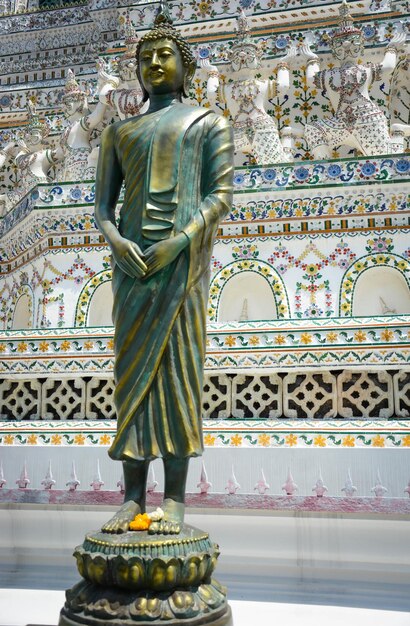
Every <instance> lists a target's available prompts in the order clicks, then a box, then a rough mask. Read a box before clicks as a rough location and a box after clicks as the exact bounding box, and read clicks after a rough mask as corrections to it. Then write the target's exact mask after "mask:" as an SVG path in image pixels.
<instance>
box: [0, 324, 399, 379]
mask: <svg viewBox="0 0 410 626" xmlns="http://www.w3.org/2000/svg"><path fill="white" fill-rule="evenodd" d="M113 349H114V341H113V328H112V327H111V326H110V327H101V328H98V327H94V328H69V329H50V330H48V329H47V330H46V329H44V330H30V329H29V330H26V331H2V332H1V333H0V356H1V360H0V373H1V374H2V375H3V376H7V375H13V376H19V377H24V376H29V377H35V376H39V375H44V374H46V375H51V376H52V375H58V374H62V373H64V374H66V375H67V373H69V374H71V375H75V374H86V373H93V374H94V373H96V372H100V373H102V372H104V373H110V372H112V370H113V356H114V355H113ZM409 363H410V316H408V315H395V316H380V317H374V318H372V317H363V318H359V317H358V318H346V317H345V318H332V319H325V318H316V319H297V320H296V319H293V320H276V321H275V322H235V323H222V324H221V323H215V322H214V323H210V324H209V325H208V329H207V354H206V359H205V367H206V368H207V369H228V370H230V369H235V368H243V369H258V368H261V367H265V368H267V367H269V368H271V369H294V368H299V369H317V368H322V369H323V368H328V367H330V366H332V367H335V366H340V365H343V366H344V367H346V366H348V367H349V368H356V367H361V368H364V367H367V368H369V367H370V368H373V367H375V368H376V369H377V368H378V367H382V368H383V367H386V366H389V367H402V366H404V365H408V364H409Z"/></svg>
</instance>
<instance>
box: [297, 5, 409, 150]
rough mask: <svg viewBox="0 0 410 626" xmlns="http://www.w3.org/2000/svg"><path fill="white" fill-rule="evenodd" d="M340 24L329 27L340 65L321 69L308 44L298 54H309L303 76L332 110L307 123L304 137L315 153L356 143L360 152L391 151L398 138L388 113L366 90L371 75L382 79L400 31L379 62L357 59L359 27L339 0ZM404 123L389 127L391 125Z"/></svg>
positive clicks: (392, 59) (393, 63)
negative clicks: (328, 101)
mask: <svg viewBox="0 0 410 626" xmlns="http://www.w3.org/2000/svg"><path fill="white" fill-rule="evenodd" d="M339 11H340V20H339V26H338V28H337V29H336V30H335V32H334V33H333V36H332V39H331V46H332V51H333V55H334V56H335V58H336V59H337V60H338V61H339V67H334V68H332V69H327V70H320V67H319V60H318V56H317V55H316V54H314V53H313V52H312V51H311V50H310V47H309V45H308V44H304V45H303V46H302V49H301V54H302V55H303V56H305V57H307V58H308V62H307V69H306V78H307V82H308V83H310V84H314V85H315V86H316V87H317V88H318V89H320V90H321V91H324V92H326V93H327V95H328V96H329V99H330V102H331V104H332V107H333V110H334V112H335V113H334V115H333V116H332V117H328V118H324V119H322V120H318V121H317V122H313V123H311V124H308V125H306V127H305V138H306V141H307V143H308V145H309V149H310V150H311V151H312V152H313V155H314V157H315V158H316V159H327V158H331V156H332V149H334V148H335V147H336V146H339V145H346V146H350V147H351V148H356V150H359V151H360V152H361V153H362V154H363V155H365V156H373V155H377V154H391V153H392V152H396V151H399V150H400V142H399V145H397V138H396V137H393V138H392V137H391V135H390V132H389V126H388V122H387V119H386V117H385V115H384V113H383V111H382V110H381V109H380V108H379V106H378V105H377V104H376V103H375V102H373V101H372V100H371V98H370V95H369V88H370V86H371V85H372V83H373V82H374V81H379V80H382V78H383V77H385V76H387V75H389V74H390V73H391V72H392V71H393V70H394V68H395V66H396V63H397V58H398V48H399V47H400V46H401V45H402V44H403V43H404V42H405V39H406V35H405V33H398V34H396V35H395V36H394V37H393V39H392V40H391V41H390V43H389V45H388V46H387V49H386V52H385V55H384V59H383V61H382V62H381V63H377V64H376V63H368V64H366V65H361V64H360V63H359V59H360V57H361V56H362V55H363V50H364V37H363V33H362V31H361V30H360V29H359V28H357V27H356V26H354V24H353V19H352V17H351V15H350V14H349V7H348V4H347V3H346V2H345V1H344V2H343V3H342V5H341V7H340V9H339ZM401 130H403V129H398V128H397V129H396V128H394V129H393V131H401Z"/></svg>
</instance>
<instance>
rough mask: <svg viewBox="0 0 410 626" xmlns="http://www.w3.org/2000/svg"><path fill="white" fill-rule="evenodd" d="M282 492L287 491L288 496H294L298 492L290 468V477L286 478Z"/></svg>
mask: <svg viewBox="0 0 410 626" xmlns="http://www.w3.org/2000/svg"><path fill="white" fill-rule="evenodd" d="M282 490H283V491H286V495H287V496H293V494H294V493H296V491H297V490H298V486H297V484H296V483H295V481H294V480H293V476H292V474H291V471H290V467H288V475H287V478H286V482H285V483H284V484H283V485H282Z"/></svg>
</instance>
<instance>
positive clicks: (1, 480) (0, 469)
mask: <svg viewBox="0 0 410 626" xmlns="http://www.w3.org/2000/svg"><path fill="white" fill-rule="evenodd" d="M6 483H7V480H6V479H5V478H4V471H3V463H2V461H0V489H3V486H4V485H5V484H6Z"/></svg>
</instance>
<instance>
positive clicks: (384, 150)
mask: <svg viewBox="0 0 410 626" xmlns="http://www.w3.org/2000/svg"><path fill="white" fill-rule="evenodd" d="M354 134H355V138H356V141H357V143H358V145H359V146H360V150H361V151H362V153H363V155H364V156H378V155H381V154H390V153H391V139H390V133H389V128H388V126H387V121H386V119H385V117H384V116H374V117H373V118H372V120H371V122H368V123H366V124H363V125H362V126H359V127H358V128H357V129H355V133H354Z"/></svg>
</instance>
